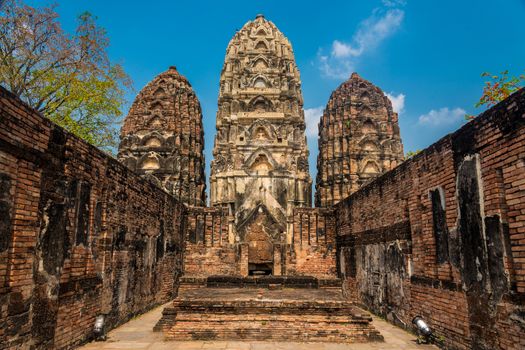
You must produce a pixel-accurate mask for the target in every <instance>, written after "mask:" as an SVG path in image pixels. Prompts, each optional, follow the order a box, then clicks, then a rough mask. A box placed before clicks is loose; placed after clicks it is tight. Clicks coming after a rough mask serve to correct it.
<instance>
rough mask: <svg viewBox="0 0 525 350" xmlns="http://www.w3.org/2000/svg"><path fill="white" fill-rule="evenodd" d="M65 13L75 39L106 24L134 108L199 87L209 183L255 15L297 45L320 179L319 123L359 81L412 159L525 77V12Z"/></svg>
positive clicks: (108, 9)
mask: <svg viewBox="0 0 525 350" xmlns="http://www.w3.org/2000/svg"><path fill="white" fill-rule="evenodd" d="M53 2H55V1H53ZM58 2H59V7H58V8H57V12H58V13H59V14H60V21H61V22H62V24H63V26H64V28H65V29H66V30H73V29H74V26H75V17H76V15H78V14H80V13H81V12H83V11H85V10H87V11H90V12H92V13H93V14H94V15H96V16H97V17H98V23H99V24H100V25H101V26H103V27H104V28H105V29H106V30H107V33H108V36H109V38H110V40H111V46H110V56H111V58H112V59H113V60H114V61H116V62H120V63H122V64H123V65H124V68H125V69H126V71H127V72H128V74H130V76H131V77H132V79H133V81H134V86H135V91H134V92H132V93H130V94H129V96H128V100H129V101H130V102H131V101H132V100H133V98H134V96H135V95H136V93H138V92H139V91H140V89H141V88H142V87H143V86H144V85H145V84H146V83H147V82H148V81H150V80H151V79H153V77H154V76H155V75H157V74H159V73H160V72H162V71H164V70H166V69H167V68H168V67H169V66H171V65H175V66H177V68H178V70H179V71H180V72H181V73H182V74H184V75H185V76H186V77H187V78H188V79H189V81H190V82H191V84H192V86H193V88H194V90H195V91H196V93H197V95H198V97H199V99H200V102H201V105H202V109H203V120H204V128H205V138H206V160H207V164H208V165H207V174H209V171H208V170H209V162H210V160H211V149H212V146H213V138H214V135H215V113H216V110H217V96H218V87H219V75H220V71H221V68H222V64H223V60H224V54H225V50H226V46H227V44H228V42H229V40H230V39H231V37H232V36H233V35H234V33H235V31H236V30H237V29H239V28H241V27H242V26H243V25H244V24H245V23H246V22H247V21H248V20H251V19H253V18H255V15H256V14H257V13H263V14H264V15H265V17H266V18H267V19H269V20H271V21H273V22H274V23H275V24H276V25H277V26H278V27H279V29H280V30H281V31H282V32H283V33H284V34H285V35H286V36H287V37H288V38H289V39H290V41H291V43H292V45H293V48H294V52H295V58H296V60H297V64H298V66H299V69H300V71H301V78H302V89H303V96H304V108H305V111H306V116H307V124H308V134H309V135H308V136H309V137H308V144H309V148H310V155H311V156H310V168H311V175H312V177H313V178H315V172H316V169H315V164H316V157H317V136H316V135H317V121H318V118H319V116H320V113H322V109H323V107H324V106H325V104H326V102H327V101H328V98H329V96H330V93H331V92H332V90H334V89H335V88H337V86H339V85H340V84H341V83H342V82H343V81H344V80H346V79H347V78H348V77H349V76H350V73H351V72H352V71H357V72H358V73H359V74H360V75H361V76H362V77H364V78H365V79H368V80H370V81H371V82H373V83H374V84H376V85H377V86H379V87H380V88H381V89H383V90H384V91H385V92H386V93H387V94H389V95H390V96H391V97H392V99H393V101H394V102H395V106H396V108H397V109H398V111H399V112H400V118H399V120H400V126H401V136H402V139H403V143H404V148H405V152H407V151H409V150H416V149H422V148H425V147H426V146H428V145H430V144H432V143H433V142H435V141H437V140H438V139H439V138H440V137H442V136H444V135H446V134H447V133H449V132H451V131H453V130H455V129H457V128H458V127H459V126H461V125H462V124H463V123H464V118H463V116H464V114H465V113H471V114H477V113H479V112H480V110H479V109H475V108H474V104H475V103H476V101H477V100H478V99H479V96H480V94H481V91H482V88H483V82H484V79H485V78H481V77H480V74H481V73H482V72H485V71H489V72H492V73H496V72H500V71H503V70H506V69H508V70H509V71H510V72H511V74H514V75H518V74H520V73H523V72H524V70H525V39H524V38H525V26H524V22H525V0H503V1H489V0H461V1H458V0H455V1H453V0H440V1H437V0H424V1H421V0H419V1H417V0H406V1H404V0H370V1H362V0H361V1H355V0H346V1H327V2H325V3H324V5H325V6H323V2H318V1H315V2H314V1H311V2H307V1H286V2H285V1H282V0H281V1H279V0H265V1H262V0H252V1H246V0H244V1H233V0H230V1H160V0H157V1H150V2H144V1H135V0H126V1H122V0H119V1H113V0H112V1H108V0H106V1H101V0H90V1H87V0H58ZM28 3H29V4H32V5H36V6H41V5H45V4H49V3H51V1H47V0H30V1H28ZM128 107H129V105H128V106H126V109H125V110H124V115H125V114H126V113H127V108H128Z"/></svg>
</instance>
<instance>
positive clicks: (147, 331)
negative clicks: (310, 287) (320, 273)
mask: <svg viewBox="0 0 525 350" xmlns="http://www.w3.org/2000/svg"><path fill="white" fill-rule="evenodd" d="M167 305H169V303H168V304H166V305H163V306H159V307H157V308H155V309H153V310H151V311H149V312H147V313H145V314H144V315H142V316H139V317H137V318H135V319H132V320H131V321H129V322H127V323H125V324H123V325H122V326H120V327H117V328H115V329H114V330H112V331H110V332H109V334H108V338H107V340H106V341H105V342H92V343H88V344H86V345H84V346H82V347H80V349H82V350H90V349H148V350H153V349H154V350H164V349H166V350H167V349H174V350H175V349H188V350H190V349H225V350H234V349H235V350H299V349H311V350H369V349H370V350H372V349H373V350H379V349H385V350H386V349H389V350H393V349H403V350H404V349H407V350H408V349H414V350H415V349H421V350H423V349H437V347H434V346H431V345H419V344H417V343H416V336H415V335H413V334H410V333H408V332H406V331H404V330H402V329H401V328H398V327H395V326H393V325H391V324H389V323H387V322H386V321H384V320H382V319H380V318H378V317H374V320H373V324H374V326H375V327H376V329H377V330H379V332H381V334H382V335H383V336H384V338H385V342H381V343H364V344H338V343H292V342H260V341H254V342H251V341H169V342H168V341H164V340H163V336H162V333H161V332H153V326H154V325H155V324H156V323H157V321H158V320H159V319H160V318H161V314H162V310H163V309H164V307H165V306H167Z"/></svg>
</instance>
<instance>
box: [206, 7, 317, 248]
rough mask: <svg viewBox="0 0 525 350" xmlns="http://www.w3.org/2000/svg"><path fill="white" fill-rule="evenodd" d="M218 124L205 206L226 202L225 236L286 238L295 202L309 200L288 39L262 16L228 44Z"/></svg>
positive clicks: (287, 240) (299, 99)
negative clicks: (207, 203)
mask: <svg viewBox="0 0 525 350" xmlns="http://www.w3.org/2000/svg"><path fill="white" fill-rule="evenodd" d="M216 127H217V134H216V137H215V144H214V149H213V156H214V159H213V161H212V163H211V178H210V187H211V191H210V192H211V193H210V194H211V205H212V206H216V207H225V208H228V211H229V213H230V230H229V231H230V237H229V238H230V243H243V242H248V243H250V247H252V245H253V248H255V246H256V244H252V242H254V241H257V242H262V241H266V240H268V239H269V241H271V242H273V243H277V242H280V243H290V241H291V231H292V224H291V222H292V215H293V208H295V207H310V206H311V185H312V181H311V179H310V175H309V169H308V154H309V152H308V147H307V144H306V136H305V121H304V111H303V98H302V93H301V80H300V76H299V70H298V68H297V65H296V63H295V59H294V54H293V50H292V46H291V44H290V42H289V41H288V39H287V38H286V37H285V36H284V35H283V34H282V33H281V32H280V31H279V29H277V27H276V26H275V25H274V24H273V23H272V22H270V21H268V20H266V19H265V18H264V16H263V15H257V17H256V19H255V20H254V21H249V22H248V23H246V24H245V25H244V26H243V27H242V29H240V30H239V31H238V32H237V33H236V34H235V36H234V37H233V39H232V40H231V41H230V43H229V45H228V48H227V50H226V58H225V62H224V66H223V69H222V72H221V78H220V91H219V101H218V111H217V123H216ZM251 236H254V237H251ZM255 236H257V237H255ZM262 250H264V249H262Z"/></svg>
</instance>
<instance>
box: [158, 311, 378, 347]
mask: <svg viewBox="0 0 525 350" xmlns="http://www.w3.org/2000/svg"><path fill="white" fill-rule="evenodd" d="M185 318H186V316H185V315H184V316H183V319H182V320H180V321H179V320H177V321H176V322H175V323H174V324H173V325H172V327H170V328H168V329H164V335H165V339H166V340H265V341H268V340H275V341H283V340H286V341H307V342H345V343H358V342H371V341H383V337H382V336H381V335H380V334H379V332H378V331H377V330H375V329H373V328H370V326H369V325H368V323H361V322H326V321H325V322H305V321H298V320H297V319H296V318H290V319H288V320H285V319H271V320H259V319H252V320H250V319H248V318H249V317H246V319H243V320H235V319H231V320H225V319H222V320H210V319H208V320H205V319H196V320H186V319H185Z"/></svg>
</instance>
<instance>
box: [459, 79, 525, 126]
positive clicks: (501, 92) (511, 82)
mask: <svg viewBox="0 0 525 350" xmlns="http://www.w3.org/2000/svg"><path fill="white" fill-rule="evenodd" d="M481 76H482V77H489V78H490V80H489V81H486V82H485V86H484V88H483V93H482V95H481V97H480V99H479V101H478V102H477V103H476V105H475V106H476V107H482V106H486V107H489V108H490V107H492V106H494V105H496V104H498V103H499V102H501V101H503V100H504V99H506V98H507V97H509V96H510V95H511V94H512V93H514V92H516V91H518V90H519V89H521V88H522V87H523V86H524V85H525V74H522V75H520V76H518V77H509V71H508V70H506V71H503V72H501V73H500V75H492V74H490V73H488V72H485V73H483V74H481ZM474 118H475V116H473V115H466V116H465V119H467V120H471V119H474Z"/></svg>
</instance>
